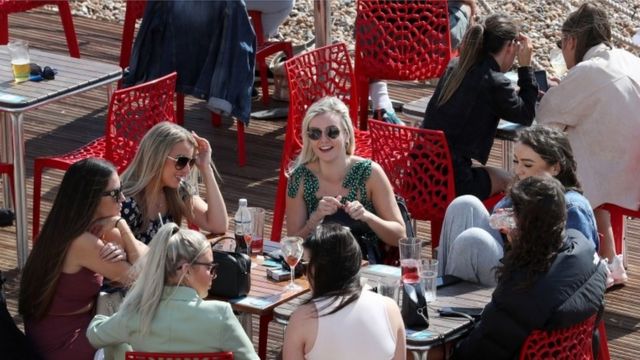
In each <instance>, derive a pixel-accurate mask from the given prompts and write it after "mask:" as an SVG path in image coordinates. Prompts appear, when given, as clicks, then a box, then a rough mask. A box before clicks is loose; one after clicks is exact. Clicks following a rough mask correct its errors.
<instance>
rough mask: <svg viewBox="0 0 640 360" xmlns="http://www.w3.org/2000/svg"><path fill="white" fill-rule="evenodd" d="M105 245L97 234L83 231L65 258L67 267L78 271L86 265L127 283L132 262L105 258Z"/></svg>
mask: <svg viewBox="0 0 640 360" xmlns="http://www.w3.org/2000/svg"><path fill="white" fill-rule="evenodd" d="M103 247H104V242H103V241H102V240H100V239H98V238H97V237H96V236H95V235H93V234H91V233H89V232H85V233H83V234H82V235H80V236H79V237H77V238H76V239H75V240H73V241H72V243H71V247H70V248H69V252H68V253H67V259H66V260H65V268H66V269H67V270H69V271H77V270H79V269H80V268H81V267H85V268H87V269H89V270H91V271H93V272H96V273H98V274H101V275H102V276H104V277H106V278H109V279H111V280H114V281H118V282H120V283H127V282H128V280H129V278H128V271H129V268H130V267H131V264H129V263H128V262H126V261H118V262H109V261H106V260H104V259H103V258H101V257H100V250H101V249H102V248H103Z"/></svg>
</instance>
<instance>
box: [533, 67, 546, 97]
mask: <svg viewBox="0 0 640 360" xmlns="http://www.w3.org/2000/svg"><path fill="white" fill-rule="evenodd" d="M533 75H534V76H535V77H536V82H537V83H538V89H539V90H541V91H544V92H547V90H549V83H548V82H547V72H546V71H544V70H538V71H535V72H534V73H533Z"/></svg>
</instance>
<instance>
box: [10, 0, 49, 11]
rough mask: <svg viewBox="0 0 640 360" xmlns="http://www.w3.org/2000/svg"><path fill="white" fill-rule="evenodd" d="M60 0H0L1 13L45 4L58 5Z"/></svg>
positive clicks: (24, 9) (29, 8)
mask: <svg viewBox="0 0 640 360" xmlns="http://www.w3.org/2000/svg"><path fill="white" fill-rule="evenodd" d="M59 2H61V1H60V0H58V1H55V0H49V1H46V0H0V13H6V14H10V13H15V12H23V11H27V10H31V9H35V8H37V7H40V6H43V5H48V4H51V5H56V4H58V3H59Z"/></svg>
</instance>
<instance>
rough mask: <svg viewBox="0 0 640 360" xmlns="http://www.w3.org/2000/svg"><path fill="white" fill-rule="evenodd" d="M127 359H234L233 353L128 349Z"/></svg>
mask: <svg viewBox="0 0 640 360" xmlns="http://www.w3.org/2000/svg"><path fill="white" fill-rule="evenodd" d="M125 360H233V353H231V352H215V353H212V352H209V353H152V352H142V351H127V352H126V353H125Z"/></svg>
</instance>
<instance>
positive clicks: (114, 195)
mask: <svg viewBox="0 0 640 360" xmlns="http://www.w3.org/2000/svg"><path fill="white" fill-rule="evenodd" d="M102 196H110V197H112V198H113V200H114V201H120V198H121V196H122V188H117V189H113V190H109V191H103V192H102Z"/></svg>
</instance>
